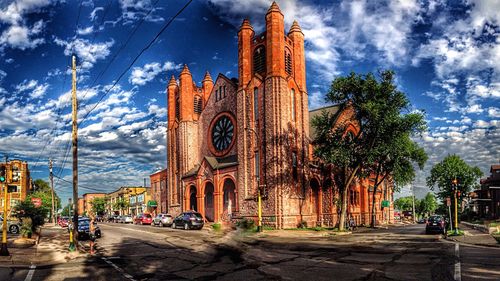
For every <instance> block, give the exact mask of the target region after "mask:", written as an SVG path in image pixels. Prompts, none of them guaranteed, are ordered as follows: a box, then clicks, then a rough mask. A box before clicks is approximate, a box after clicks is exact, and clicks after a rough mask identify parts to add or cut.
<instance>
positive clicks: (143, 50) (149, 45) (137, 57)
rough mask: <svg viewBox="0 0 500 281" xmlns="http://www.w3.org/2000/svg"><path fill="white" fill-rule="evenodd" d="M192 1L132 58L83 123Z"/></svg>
mask: <svg viewBox="0 0 500 281" xmlns="http://www.w3.org/2000/svg"><path fill="white" fill-rule="evenodd" d="M191 2H193V0H189V1H188V2H187V3H186V4H185V5H184V7H182V9H180V10H179V11H178V12H177V13H176V14H175V15H174V16H173V17H172V18H171V19H170V20H169V21H168V22H167V23H166V24H165V25H164V26H163V28H162V29H161V30H160V32H158V34H156V36H155V37H154V38H153V40H151V41H150V42H149V44H147V45H146V47H144V48H143V49H142V50H141V51H140V52H139V54H138V55H137V56H136V57H135V58H134V59H133V60H132V62H131V63H130V64H129V66H128V67H127V68H126V69H125V70H124V71H123V72H122V73H121V74H120V76H118V79H117V80H115V82H114V83H113V85H112V86H111V87H110V88H109V89H108V90H107V91H106V92H105V93H104V94H103V95H102V96H101V97H100V98H99V101H97V103H96V104H95V105H94V106H93V107H92V108H91V109H90V110H89V111H87V113H86V114H85V116H84V117H83V119H82V121H81V123H83V122H84V121H85V120H86V119H87V117H88V116H89V114H90V113H91V112H92V111H94V110H95V109H96V108H97V106H99V104H100V103H101V101H102V99H103V98H104V97H105V96H106V95H107V94H109V92H111V90H112V89H113V88H114V87H115V86H116V85H117V84H118V82H119V81H120V80H121V79H122V78H123V76H124V75H125V74H126V73H127V72H128V71H129V70H130V68H132V66H133V65H134V63H135V62H136V61H137V60H138V59H139V57H140V56H141V55H142V54H143V53H144V52H145V51H146V50H148V49H149V48H150V47H151V46H152V45H153V43H154V42H155V41H156V39H158V37H160V35H161V34H162V33H163V32H164V31H165V30H166V29H167V28H168V27H169V26H170V24H171V23H172V22H173V21H174V20H175V19H176V18H177V17H178V16H179V15H180V14H181V13H182V12H183V11H184V10H185V9H186V8H187V7H188V6H189V4H191Z"/></svg>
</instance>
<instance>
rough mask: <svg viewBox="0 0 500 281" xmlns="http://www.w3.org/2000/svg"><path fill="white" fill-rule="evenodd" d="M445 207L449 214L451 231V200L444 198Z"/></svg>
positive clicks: (451, 228)
mask: <svg viewBox="0 0 500 281" xmlns="http://www.w3.org/2000/svg"><path fill="white" fill-rule="evenodd" d="M446 206H448V213H449V214H450V230H451V231H453V223H452V220H451V198H450V197H446Z"/></svg>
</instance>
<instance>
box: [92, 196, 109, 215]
mask: <svg viewBox="0 0 500 281" xmlns="http://www.w3.org/2000/svg"><path fill="white" fill-rule="evenodd" d="M90 205H92V213H94V214H96V215H98V216H102V215H104V212H105V211H106V199H104V197H96V198H94V199H93V200H92V201H90Z"/></svg>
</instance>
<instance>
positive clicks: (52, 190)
mask: <svg viewBox="0 0 500 281" xmlns="http://www.w3.org/2000/svg"><path fill="white" fill-rule="evenodd" d="M49 176H50V193H51V195H52V222H53V223H54V226H55V225H56V213H55V211H54V175H53V174H52V159H50V158H49Z"/></svg>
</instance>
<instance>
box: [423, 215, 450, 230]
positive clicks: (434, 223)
mask: <svg viewBox="0 0 500 281" xmlns="http://www.w3.org/2000/svg"><path fill="white" fill-rule="evenodd" d="M429 233H442V234H445V233H446V220H445V219H444V218H443V216H439V215H434V216H430V217H429V218H428V219H427V224H426V225H425V234H429Z"/></svg>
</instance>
